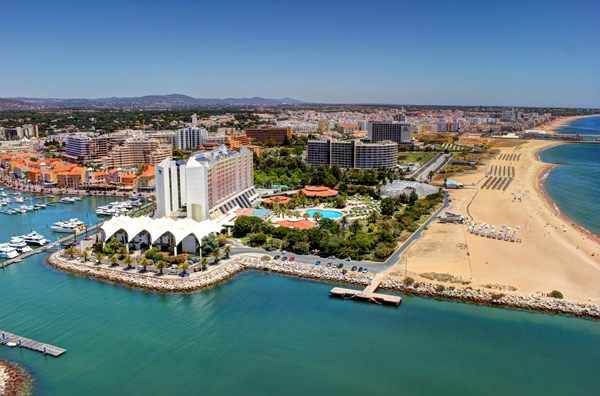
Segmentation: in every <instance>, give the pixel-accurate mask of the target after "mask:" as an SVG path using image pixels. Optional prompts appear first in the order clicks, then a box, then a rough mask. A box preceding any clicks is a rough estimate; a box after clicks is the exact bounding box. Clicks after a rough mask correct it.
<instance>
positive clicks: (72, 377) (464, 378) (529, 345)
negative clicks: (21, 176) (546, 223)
mask: <svg viewBox="0 0 600 396" xmlns="http://www.w3.org/2000/svg"><path fill="white" fill-rule="evenodd" d="M93 199H98V198H89V201H88V199H86V200H84V201H83V203H81V205H83V206H82V207H81V208H78V207H77V206H75V205H70V206H69V207H70V208H72V210H71V212H70V214H69V215H70V216H71V215H72V216H77V217H79V218H85V217H86V215H85V213H81V212H77V210H76V209H80V210H82V211H89V210H90V209H91V208H93V207H94V205H95V204H104V203H105V202H92V200H93ZM99 200H100V201H102V200H103V198H100V199H99ZM90 216H91V215H90ZM32 219H33V220H35V219H37V221H38V222H39V223H40V224H37V223H36V222H35V221H33V222H32V223H30V224H26V225H20V222H18V221H17V219H16V218H14V217H12V216H1V217H0V222H1V225H2V226H1V227H0V240H7V239H8V238H9V237H10V235H12V233H13V229H15V228H17V227H21V228H19V230H23V229H24V228H27V226H29V225H33V226H34V227H35V228H36V229H39V230H40V231H41V230H42V228H43V224H42V223H45V222H48V221H49V220H48V219H45V218H42V217H41V215H40V217H32ZM9 221H11V222H10V223H9ZM13 221H14V222H13ZM19 232H22V231H19ZM43 259H44V257H43V256H42V255H37V256H33V257H31V258H29V259H27V260H25V261H24V262H22V263H19V264H16V265H11V266H9V267H7V268H5V269H3V270H0V329H3V330H7V331H11V332H14V333H17V334H20V335H23V336H26V337H29V338H33V339H36V340H39V341H43V342H47V343H50V344H54V345H57V346H60V347H63V348H66V349H67V352H66V353H65V354H64V355H62V356H61V357H59V358H52V357H48V356H43V355H42V354H40V353H37V352H32V351H29V350H25V349H18V348H8V347H0V357H1V358H2V359H8V360H14V361H16V362H18V363H20V364H21V365H23V366H24V367H26V368H27V369H28V370H30V371H31V373H32V374H33V376H34V378H35V379H36V386H37V391H36V392H37V394H39V395H61V396H63V395H65V396H69V395H86V396H95V395H184V394H203V395H242V394H243V395H306V394H313V395H321V394H330V395H338V394H340V395H397V394H407V395H431V394H441V393H444V394H459V393H460V394H467V395H480V394H486V395H507V394H546V395H564V394H579V395H587V394H595V393H596V392H597V390H598V388H599V387H600V376H598V371H599V370H600V352H599V351H600V325H599V323H598V322H595V321H590V320H584V319H578V318H572V317H561V316H553V315H546V314H540V313H531V312H523V311H515V310H508V309H501V308H493V307H485V306H477V305H471V304H464V303H458V302H450V301H440V300H435V299H427V298H421V297H414V296H404V301H403V304H402V305H401V306H400V307H399V308H396V307H384V306H377V305H370V304H365V303H359V302H353V301H349V300H341V299H337V298H329V297H328V292H329V290H330V288H331V287H332V285H330V284H325V283H318V282H310V281H305V280H300V279H295V278H287V277H283V276H278V275H272V274H268V273H263V272H247V273H244V274H240V275H238V276H237V277H235V278H234V279H233V280H231V281H229V282H226V283H224V284H222V285H220V286H218V287H214V288H212V289H210V290H205V291H199V292H194V293H187V294H184V293H180V294H168V295H164V294H157V293H151V292H145V291H142V290H136V289H130V288H127V287H125V286H121V285H116V284H111V283H107V282H100V281H97V280H94V279H89V278H85V277H80V276H75V275H71V274H68V273H64V272H61V271H58V270H56V269H53V268H51V267H49V266H47V265H45V264H44V262H43Z"/></svg>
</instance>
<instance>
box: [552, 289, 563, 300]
mask: <svg viewBox="0 0 600 396" xmlns="http://www.w3.org/2000/svg"><path fill="white" fill-rule="evenodd" d="M550 297H554V298H563V297H564V296H563V294H562V293H561V292H559V291H558V290H552V292H550Z"/></svg>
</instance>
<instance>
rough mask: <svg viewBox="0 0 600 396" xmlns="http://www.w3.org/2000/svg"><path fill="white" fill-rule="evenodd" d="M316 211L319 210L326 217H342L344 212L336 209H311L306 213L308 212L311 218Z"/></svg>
mask: <svg viewBox="0 0 600 396" xmlns="http://www.w3.org/2000/svg"><path fill="white" fill-rule="evenodd" d="M316 212H319V213H320V214H321V216H323V218H324V219H335V218H338V217H342V213H341V212H336V211H335V210H320V209H310V210H307V211H306V213H308V214H309V215H310V217H311V218H312V217H313V215H314V214H315V213H316Z"/></svg>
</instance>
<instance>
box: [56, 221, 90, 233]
mask: <svg viewBox="0 0 600 396" xmlns="http://www.w3.org/2000/svg"><path fill="white" fill-rule="evenodd" d="M81 224H83V223H81ZM81 224H78V223H77V222H73V221H71V220H69V221H59V222H56V223H54V225H53V226H52V227H50V229H51V230H52V231H54V232H60V233H69V234H72V233H73V232H75V231H76V230H78V229H79V227H81Z"/></svg>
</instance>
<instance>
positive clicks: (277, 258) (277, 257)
mask: <svg viewBox="0 0 600 396" xmlns="http://www.w3.org/2000/svg"><path fill="white" fill-rule="evenodd" d="M279 257H281V256H280V255H277V256H275V257H273V258H274V259H275V260H279Z"/></svg>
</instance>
